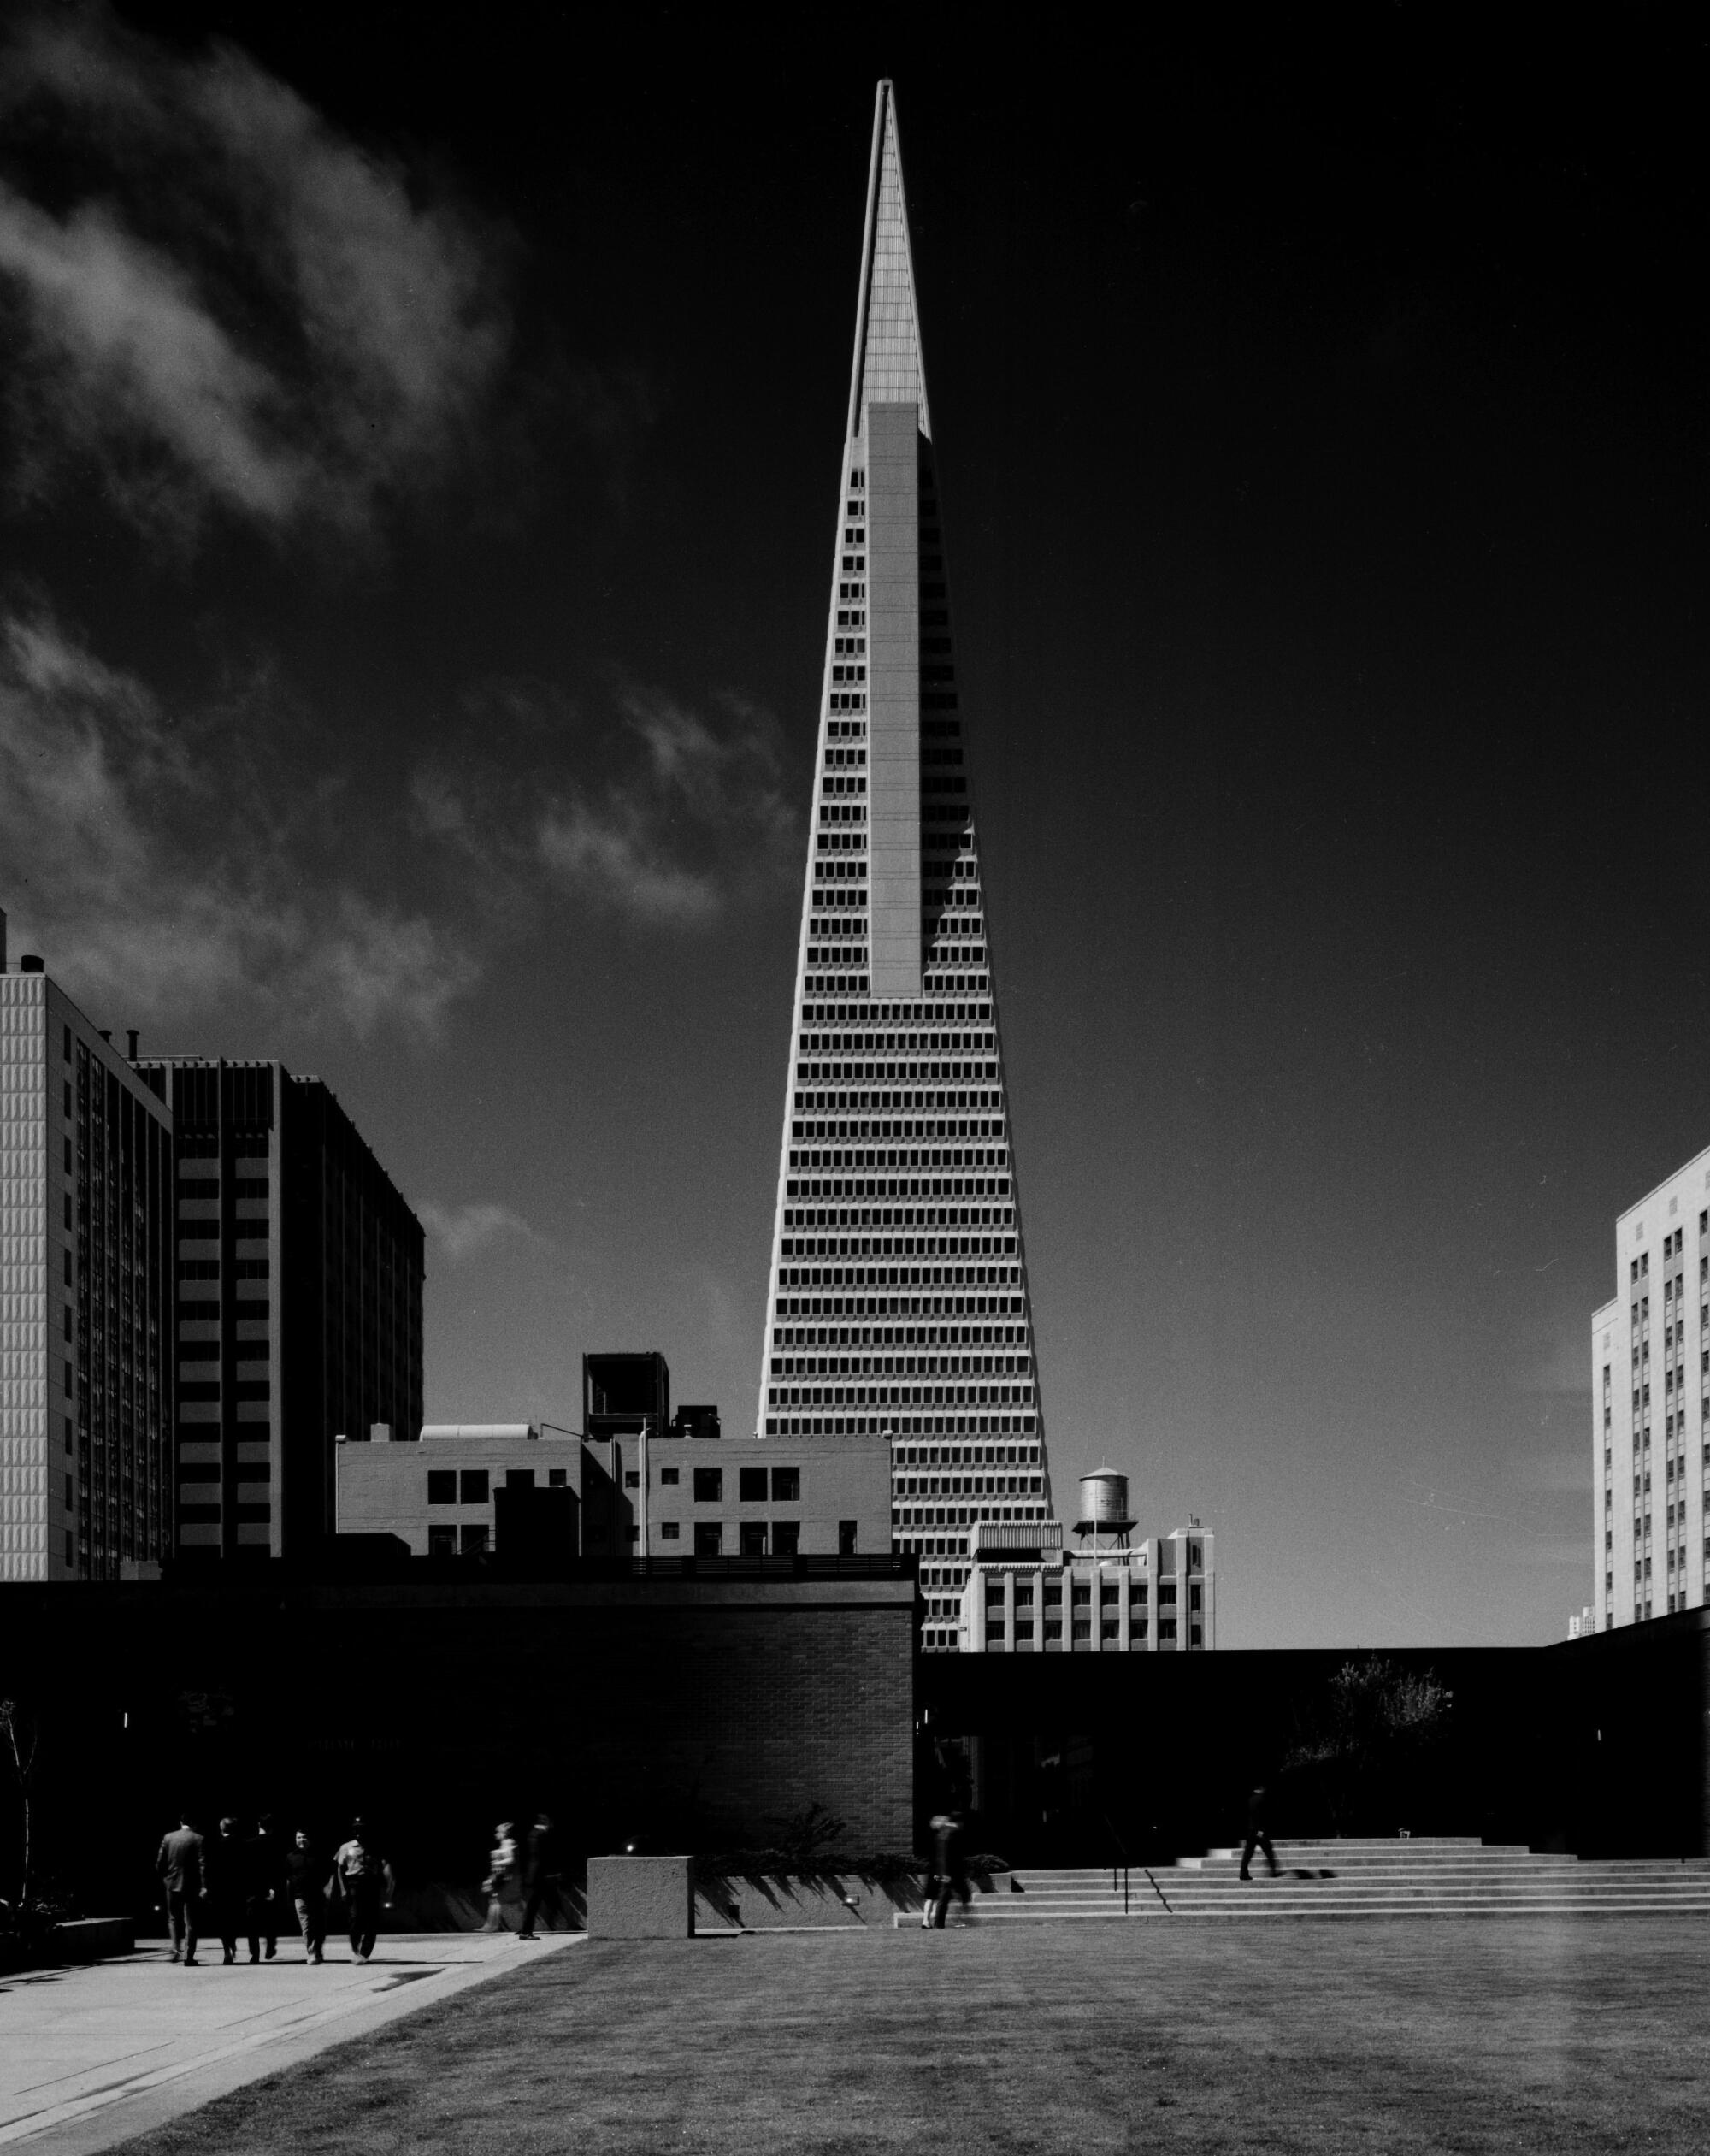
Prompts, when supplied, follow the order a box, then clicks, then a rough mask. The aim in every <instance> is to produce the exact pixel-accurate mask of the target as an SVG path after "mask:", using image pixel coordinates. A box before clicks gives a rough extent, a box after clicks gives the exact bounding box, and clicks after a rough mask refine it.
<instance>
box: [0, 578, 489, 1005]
mask: <svg viewBox="0 0 1710 2156" xmlns="http://www.w3.org/2000/svg"><path fill="white" fill-rule="evenodd" d="M244 717H245V714H244V713H243V712H242V711H241V710H237V711H227V712H215V713H212V714H209V713H198V714H196V715H194V716H193V718H190V719H179V720H176V721H175V720H174V718H173V717H172V716H170V715H169V714H168V712H167V711H166V709H165V708H164V707H163V706H162V704H161V703H160V702H159V701H158V700H156V698H155V697H154V696H153V695H152V694H150V692H149V691H148V689H146V688H144V686H143V685H142V683H140V682H138V681H137V680H135V679H134V678H133V677H132V676H128V675H126V674H122V673H119V672H116V671H115V670H112V669H110V668H109V667H107V666H105V665H103V664H102V663H101V662H100V661H99V660H98V659H95V658H93V657H92V656H91V654H90V653H88V652H86V651H85V650H84V649H83V648H82V647H81V646H80V645H79V644H78V643H77V642H76V641H74V640H73V639H72V638H70V637H68V635H66V634H65V633H64V632H63V631H62V629H60V628H59V627H58V625H57V624H56V623H54V622H53V621H52V620H51V619H50V618H49V617H44V616H35V617H20V616H16V615H15V616H13V617H9V618H7V619H4V620H3V621H0V860H3V862H4V863H5V868H6V875H7V879H8V883H7V889H6V892H5V894H4V895H5V899H6V902H7V904H8V907H9V910H10V911H11V912H12V913H13V914H14V916H15V922H16V925H17V931H18V936H19V939H20V948H22V944H23V939H24V938H25V937H31V938H33V939H35V940H37V941H38V942H40V944H41V945H42V947H43V948H44V952H45V953H46V954H47V955H48V956H49V957H50V961H51V963H52V966H53V969H54V971H55V972H56V973H57V974H59V976H60V977H61V978H63V979H65V980H66V981H67V982H68V984H69V985H70V986H71V987H72V988H73V989H74V992H75V993H79V994H81V995H87V996H92V997H97V998H99V999H101V1000H103V1001H115V1000H118V1001H122V1002H123V1004H124V1006H125V1008H126V1010H127V1013H135V1014H136V1015H137V1016H138V1017H139V1018H141V1017H144V1016H146V1017H152V1018H160V1017H164V1016H171V1017H173V1018H174V1019H177V1018H180V1017H184V1016H187V1015H188V1014H190V1013H195V1012H198V1011H203V1010H205V1009H206V1008H207V1007H209V1006H210V1005H213V1004H215V1003H216V1002H219V1001H222V1000H224V999H227V998H233V997H254V998H259V999H260V1000H261V1001H262V1002H263V1003H265V1004H267V1005H268V1006H269V1007H273V1008H274V1009H275V1010H278V1009H280V1008H286V1007H290V1008H294V1009H296V1010H298V1011H300V1012H303V1013H306V1014H307V1015H309V1016H310V1018H311V1019H321V1018H323V1017H328V1018H331V1019H333V1020H334V1021H335V1022H336V1023H338V1024H339V1025H342V1026H344V1027H345V1028H346V1029H348V1030H349V1031H351V1032H352V1033H354V1034H356V1035H357V1037H362V1038H367V1037H369V1036H371V1035H372V1034H373V1033H374V1032H375V1031H377V1030H378V1029H379V1028H380V1027H381V1026H382V1025H388V1024H398V1025H404V1027H406V1028H408V1029H411V1030H414V1031H417V1032H419V1033H432V1032H433V1031H436V1030H437V1029H438V1028H439V1025H441V1024H442V1022H443V1020H444V1019H445V1014H446V1013H447V1011H448V1010H449V1009H450V1007H451V1005H452V1004H453V1003H454V1002H455V1001H457V998H458V997H459V996H461V995H463V994H464V993H465V992H466V991H467V990H468V989H470V988H471V987H472V986H473V985H474V983H475V979H476V978H477V976H478V972H479V965H478V961H477V960H476V957H475V954H474V953H473V952H472V951H471V950H470V949H469V947H468V946H467V945H466V944H465V943H463V942H462V941H460V940H459V939H458V938H457V937H455V936H451V935H450V934H448V933H447V932H446V931H445V930H442V929H441V928H440V927H439V926H438V925H437V924H434V923H433V921H431V920H430V919H427V918H426V917H425V916H423V915H422V914H419V913H410V912H408V911H406V910H404V909H402V908H400V907H398V906H397V905H395V904H394V903H392V901H390V900H389V899H388V898H386V897H384V896H376V895H373V894H372V893H370V892H368V891H365V890H363V889H360V888H359V887H358V886H357V885H356V884H355V883H352V882H351V880H350V879H349V878H348V877H341V876H339V874H337V873H327V872H318V873H312V874H305V872H304V871H305V870H306V869H310V868H311V867H312V868H314V869H316V870H321V868H322V864H321V861H320V859H318V854H319V852H320V848H321V835H320V833H319V832H318V830H316V828H315V804H314V803H312V802H310V803H304V801H303V800H300V799H294V798H293V796H292V787H291V783H290V780H289V778H288V777H286V775H285V773H284V772H283V771H281V769H280V767H279V766H277V765H274V764H270V763H266V762H263V763H262V765H261V766H260V767H259V768H258V769H257V770H256V771H255V774H254V777H253V779H252V781H251V783H250V785H249V787H248V788H247V789H245V787H243V786H242V785H234V783H233V779H232V777H231V776H230V775H231V773H232V772H233V771H238V770H239V769H241V768H242V766H243V764H244V758H243V756H241V755H240V754H239V753H237V750H236V748H235V747H234V746H233V735H234V733H235V732H236V731H237V730H238V729H240V727H241V724H242V721H243V718H244Z"/></svg>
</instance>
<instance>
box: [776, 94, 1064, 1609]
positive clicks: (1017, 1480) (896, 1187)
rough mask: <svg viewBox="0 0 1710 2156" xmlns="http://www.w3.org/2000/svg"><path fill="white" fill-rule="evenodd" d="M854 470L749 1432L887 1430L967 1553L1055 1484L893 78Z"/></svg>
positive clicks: (875, 211)
mask: <svg viewBox="0 0 1710 2156" xmlns="http://www.w3.org/2000/svg"><path fill="white" fill-rule="evenodd" d="M841 478H842V487H841V492H840V496H839V500H838V510H839V515H838V519H837V532H836V538H835V541H834V548H833V556H834V560H833V570H832V578H831V600H830V605H829V617H828V623H827V629H826V650H825V665H824V672H823V686H822V690H821V697H820V722H819V748H818V756H817V761H816V765H815V774H814V810H813V822H812V829H811V835H810V838H809V846H808V861H807V876H806V884H805V892H804V895H803V901H802V924H801V938H800V945H799V954H798V958H797V964H796V987H795V1002H794V1022H793V1026H792V1029H791V1039H790V1068H789V1076H788V1091H787V1101H786V1105H785V1113H784V1127H783V1140H782V1144H781V1149H780V1157H779V1167H778V1196H777V1206H776V1211H775V1222H774V1227H773V1237H772V1265H771V1275H770V1281H769V1289H768V1295H767V1311H766V1349H765V1360H764V1372H763V1376H762V1382H761V1387H760V1406H759V1418H758V1430H759V1433H760V1434H761V1435H762V1436H763V1437H775V1438H783V1437H787V1438H796V1437H816V1438H817V1437H824V1438H838V1437H871V1436H886V1437H888V1438H891V1440H892V1442H893V1513H892V1536H893V1545H894V1546H896V1547H897V1548H899V1549H901V1550H904V1551H917V1552H919V1553H920V1554H921V1555H922V1556H932V1557H935V1558H939V1559H948V1560H952V1562H953V1565H954V1568H955V1569H957V1570H958V1573H959V1574H961V1576H964V1577H965V1571H964V1569H963V1565H962V1562H961V1561H964V1560H965V1557H966V1548H967V1538H968V1534H969V1531H970V1528H971V1527H973V1526H975V1525H976V1523H978V1522H980V1521H1024V1520H1041V1519H1044V1518H1045V1517H1047V1515H1049V1513H1050V1510H1051V1489H1050V1479H1049V1470H1048V1468H1047V1459H1046V1444H1045V1425H1044V1416H1043V1413H1042V1410H1041V1403H1040V1394H1039V1380H1038V1373H1037V1370H1036V1367H1035V1358H1034V1349H1033V1323H1032V1314H1031V1310H1030V1308H1029V1297H1028V1281H1027V1263H1026V1257H1025V1254H1024V1250H1023V1239H1022V1230H1021V1212H1020V1205H1019V1202H1018V1198H1017V1181H1016V1171H1015V1163H1014V1157H1013V1148H1012V1145H1011V1132H1010V1122H1009V1111H1008V1102H1007V1096H1006V1092H1005V1083H1004V1063H1003V1050H1002V1046H1001V1043H1000V1038H999V1029H998V1020H997V1003H996V999H995V995H994V986H993V970H992V960H991V944H990V938H989V936H988V933H987V923H986V914H985V907H984V904H983V900H982V883H981V871H980V852H979V846H978V842H977V836H976V824H975V817H974V795H973V775H972V765H971V759H970V741H969V735H968V730H967V724H966V714H965V712H964V709H963V707H962V702H961V696H960V692H959V688H958V681H957V674H956V659H955V647H954V641H953V638H952V634H951V620H950V603H949V586H948V582H947V578H946V570H945V551H944V528H943V515H942V500H941V495H940V487H939V483H938V481H939V472H938V469H937V459H936V456H935V450H934V446H933V434H932V422H931V416H930V412H929V406H928V403H927V393H926V376H925V369H924V367H923V361H922V356H921V339H920V327H919V320H918V316H917V309H916V303H915V279H914V265H913V258H912V253H911V246H910V241H909V227H908V213H907V206H906V203H905V198H904V192H903V175H902V158H901V152H900V150H899V143H898V137H897V115H896V104H895V99H894V97H893V93H892V88H891V85H890V84H889V83H888V82H882V83H881V84H880V86H879V90H878V97H877V103H876V111H875V117H874V129H873V152H872V164H871V169H870V177H869V181H868V191H867V215H866V226H865V233H864V243H863V249H862V259H861V281H860V292H859V300H858V315H857V322H856V332H855V356H854V365H853V369H852V379H851V384H850V393H849V413H848V424H847V427H846V430H845V440H844V449H843V460H842V473H841ZM946 1584H948V1583H946ZM955 1584H958V1585H959V1584H960V1580H959V1578H958V1580H957V1581H956V1582H955ZM926 1644H927V1645H929V1646H933V1647H941V1648H944V1649H946V1650H948V1649H953V1647H954V1646H955V1645H956V1631H955V1627H954V1626H953V1624H950V1623H947V1622H946V1625H945V1626H943V1627H941V1628H940V1629H934V1628H930V1627H929V1629H928V1632H927V1634H926Z"/></svg>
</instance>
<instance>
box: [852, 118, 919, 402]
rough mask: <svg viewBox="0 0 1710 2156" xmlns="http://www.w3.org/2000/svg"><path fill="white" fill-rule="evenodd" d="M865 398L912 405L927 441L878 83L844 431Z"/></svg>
mask: <svg viewBox="0 0 1710 2156" xmlns="http://www.w3.org/2000/svg"><path fill="white" fill-rule="evenodd" d="M869 404H882V405H890V404H913V405H915V406H916V407H917V411H918V412H919V414H920V431H921V433H922V434H923V435H925V437H926V438H927V440H931V439H932V422H931V418H930V416H929V412H928V411H927V403H926V367H925V363H924V362H923V360H922V358H921V352H920V318H919V316H918V315H917V313H916V311H915V298H914V256H913V253H912V251H911V248H910V245H909V227H908V201H907V198H906V197H905V194H904V192H903V158H902V148H901V145H900V144H899V142H898V139H897V97H896V91H895V89H894V87H893V85H892V84H891V83H890V82H889V81H888V80H887V81H884V82H882V83H881V84H880V85H879V88H878V93H877V95H876V97H875V99H874V103H873V158H872V163H871V165H870V168H869V171H868V176H867V222H866V227H865V239H864V243H863V245H862V250H861V296H860V301H859V307H858V313H857V316H856V322H855V363H854V367H853V369H852V372H851V375H850V381H849V434H850V438H851V439H853V438H854V437H855V436H856V435H857V434H859V433H860V432H861V429H862V425H863V422H864V418H865V410H866V406H867V405H869Z"/></svg>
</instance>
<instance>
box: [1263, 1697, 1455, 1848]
mask: <svg viewBox="0 0 1710 2156" xmlns="http://www.w3.org/2000/svg"><path fill="white" fill-rule="evenodd" d="M1328 1694H1329V1696H1328V1698H1327V1699H1326V1701H1325V1704H1324V1710H1323V1711H1322V1713H1321V1714H1320V1716H1319V1718H1318V1721H1317V1722H1316V1723H1315V1724H1314V1725H1313V1726H1312V1728H1309V1729H1308V1731H1307V1732H1306V1734H1305V1735H1303V1736H1302V1737H1301V1738H1300V1740H1299V1741H1298V1742H1297V1743H1296V1744H1295V1745H1294V1748H1293V1750H1292V1751H1290V1752H1289V1753H1288V1757H1286V1758H1285V1760H1284V1761H1283V1767H1284V1770H1285V1771H1286V1772H1291V1773H1295V1774H1300V1773H1301V1772H1302V1771H1303V1770H1304V1771H1305V1772H1306V1773H1307V1774H1309V1775H1311V1777H1312V1779H1313V1780H1315V1781H1318V1784H1319V1785H1320V1787H1321V1788H1322V1790H1323V1793H1324V1799H1325V1801H1326V1803H1327V1804H1328V1806H1329V1809H1330V1816H1331V1819H1332V1821H1333V1822H1334V1824H1335V1825H1336V1827H1337V1828H1346V1827H1347V1826H1348V1825H1349V1824H1367V1825H1373V1826H1376V1825H1379V1824H1382V1825H1383V1826H1386V1827H1395V1826H1396V1825H1399V1824H1400V1818H1399V1814H1397V1816H1393V1817H1392V1816H1389V1815H1390V1814H1396V1813H1397V1808H1398V1807H1399V1806H1400V1805H1401V1803H1402V1801H1403V1796H1404V1793H1406V1797H1407V1799H1409V1800H1410V1801H1412V1802H1414V1803H1417V1801H1418V1798H1419V1795H1420V1787H1421V1786H1420V1780H1419V1769H1420V1768H1421V1766H1422V1765H1423V1763H1424V1758H1425V1756H1426V1755H1427V1754H1428V1753H1429V1752H1430V1751H1431V1750H1432V1749H1434V1748H1435V1746H1436V1745H1437V1744H1438V1743H1439V1742H1440V1741H1441V1740H1442V1737H1443V1736H1444V1735H1445V1734H1446V1733H1447V1730H1448V1722H1449V1717H1450V1715H1451V1713H1452V1711H1453V1706H1454V1695H1453V1692H1450V1691H1449V1690H1448V1687H1447V1686H1445V1685H1442V1684H1440V1683H1439V1682H1438V1681H1437V1677H1436V1672H1435V1671H1434V1670H1430V1669H1427V1670H1425V1671H1424V1672H1423V1673H1421V1674H1418V1675H1416V1674H1415V1673H1414V1672H1412V1670H1408V1669H1400V1668H1398V1667H1397V1666H1396V1664H1395V1663H1392V1662H1389V1661H1386V1660H1384V1659H1383V1657H1381V1656H1378V1655H1368V1656H1366V1657H1365V1658H1364V1659H1363V1660H1361V1661H1358V1662H1345V1663H1343V1664H1342V1666H1341V1669H1338V1670H1337V1671H1336V1675H1335V1676H1333V1677H1332V1678H1331V1679H1330V1685H1329V1686H1328Z"/></svg>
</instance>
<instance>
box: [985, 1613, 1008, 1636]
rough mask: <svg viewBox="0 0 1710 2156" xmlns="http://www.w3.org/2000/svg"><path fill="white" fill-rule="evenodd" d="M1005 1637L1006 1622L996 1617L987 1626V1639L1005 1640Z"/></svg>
mask: <svg viewBox="0 0 1710 2156" xmlns="http://www.w3.org/2000/svg"><path fill="white" fill-rule="evenodd" d="M1003 1636H1004V1621H1003V1619H1002V1618H1001V1617H994V1618H991V1619H990V1620H989V1621H988V1623H987V1626H986V1637H987V1639H1002V1638H1003Z"/></svg>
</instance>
